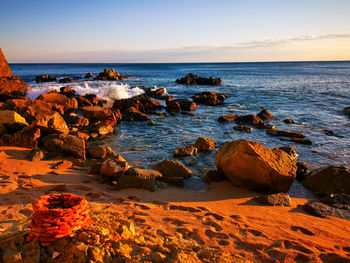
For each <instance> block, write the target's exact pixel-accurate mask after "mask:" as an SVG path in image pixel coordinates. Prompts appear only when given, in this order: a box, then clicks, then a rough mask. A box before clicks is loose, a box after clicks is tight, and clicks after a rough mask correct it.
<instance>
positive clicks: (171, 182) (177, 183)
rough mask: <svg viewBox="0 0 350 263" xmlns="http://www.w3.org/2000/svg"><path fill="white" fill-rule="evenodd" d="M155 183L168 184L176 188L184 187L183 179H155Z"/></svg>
mask: <svg viewBox="0 0 350 263" xmlns="http://www.w3.org/2000/svg"><path fill="white" fill-rule="evenodd" d="M156 180H157V181H160V182H163V183H166V184H169V185H173V186H176V187H180V188H182V187H184V185H185V178H184V177H164V176H163V177H157V178H156Z"/></svg>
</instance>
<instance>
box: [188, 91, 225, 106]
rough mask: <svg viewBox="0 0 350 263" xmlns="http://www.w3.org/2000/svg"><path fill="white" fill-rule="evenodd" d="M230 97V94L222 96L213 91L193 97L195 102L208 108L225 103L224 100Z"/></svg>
mask: <svg viewBox="0 0 350 263" xmlns="http://www.w3.org/2000/svg"><path fill="white" fill-rule="evenodd" d="M227 97H228V94H221V93H217V92H212V91H203V92H200V93H197V94H196V95H194V96H193V97H192V99H193V101H194V102H197V103H199V104H205V105H208V106H216V105H221V104H223V103H224V100H225V99H226V98H227Z"/></svg>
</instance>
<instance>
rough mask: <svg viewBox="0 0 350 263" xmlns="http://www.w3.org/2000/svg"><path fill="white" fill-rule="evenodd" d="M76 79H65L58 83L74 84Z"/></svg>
mask: <svg viewBox="0 0 350 263" xmlns="http://www.w3.org/2000/svg"><path fill="white" fill-rule="evenodd" d="M73 82H74V79H72V78H63V79H60V80H59V81H58V83H73Z"/></svg>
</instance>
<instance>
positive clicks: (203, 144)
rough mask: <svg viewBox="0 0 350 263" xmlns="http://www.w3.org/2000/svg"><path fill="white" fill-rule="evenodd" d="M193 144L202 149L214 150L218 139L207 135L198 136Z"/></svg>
mask: <svg viewBox="0 0 350 263" xmlns="http://www.w3.org/2000/svg"><path fill="white" fill-rule="evenodd" d="M193 146H194V147H196V148H198V150H201V151H212V150H214V149H215V147H216V141H215V140H214V139H211V138H207V137H198V138H197V140H196V142H195V144H194V145H193Z"/></svg>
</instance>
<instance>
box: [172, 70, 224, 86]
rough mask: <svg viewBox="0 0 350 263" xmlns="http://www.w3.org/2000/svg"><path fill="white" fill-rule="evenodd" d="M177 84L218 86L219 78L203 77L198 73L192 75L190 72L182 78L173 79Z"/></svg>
mask: <svg viewBox="0 0 350 263" xmlns="http://www.w3.org/2000/svg"><path fill="white" fill-rule="evenodd" d="M175 82H176V83H178V84H186V85H212V86H220V85H221V79H220V78H213V77H209V78H203V77H199V76H198V75H194V74H192V73H189V74H187V75H186V76H185V77H184V78H180V79H177V80H176V81H175Z"/></svg>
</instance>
